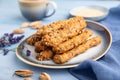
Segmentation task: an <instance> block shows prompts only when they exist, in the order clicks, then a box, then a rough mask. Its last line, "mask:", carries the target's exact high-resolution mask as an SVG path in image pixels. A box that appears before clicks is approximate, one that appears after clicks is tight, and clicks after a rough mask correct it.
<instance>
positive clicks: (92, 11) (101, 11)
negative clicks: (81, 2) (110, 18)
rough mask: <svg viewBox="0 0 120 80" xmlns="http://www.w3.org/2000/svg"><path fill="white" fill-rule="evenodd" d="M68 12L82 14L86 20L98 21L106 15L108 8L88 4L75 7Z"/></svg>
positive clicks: (72, 14)
mask: <svg viewBox="0 0 120 80" xmlns="http://www.w3.org/2000/svg"><path fill="white" fill-rule="evenodd" d="M69 13H70V15H71V16H82V17H84V18H85V19H86V20H93V21H100V20H102V19H104V18H105V17H106V16H107V15H108V13H109V9H107V8H106V7H104V6H97V5H89V6H79V7H75V8H73V9H71V10H70V12H69Z"/></svg>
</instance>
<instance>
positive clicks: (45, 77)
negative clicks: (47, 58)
mask: <svg viewBox="0 0 120 80" xmlns="http://www.w3.org/2000/svg"><path fill="white" fill-rule="evenodd" d="M39 78H40V80H51V77H50V75H49V74H47V73H46V72H42V73H41V74H40V76H39Z"/></svg>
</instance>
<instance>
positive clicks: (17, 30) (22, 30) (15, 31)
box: [13, 28, 25, 34]
mask: <svg viewBox="0 0 120 80" xmlns="http://www.w3.org/2000/svg"><path fill="white" fill-rule="evenodd" d="M13 33H14V34H23V33H25V30H24V29H23V28H18V29H14V30H13Z"/></svg>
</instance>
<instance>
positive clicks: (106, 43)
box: [16, 20, 112, 69]
mask: <svg viewBox="0 0 120 80" xmlns="http://www.w3.org/2000/svg"><path fill="white" fill-rule="evenodd" d="M86 22H87V29H89V30H92V31H93V32H94V35H93V37H94V36H100V37H101V38H102V42H101V43H100V44H99V45H98V46H96V47H93V48H90V49H88V50H87V51H86V52H84V53H83V54H80V55H78V56H76V57H74V58H72V59H71V60H69V61H68V62H66V63H64V64H56V63H54V61H53V60H48V61H38V60H37V59H36V54H37V53H36V52H35V51H34V49H35V48H34V46H31V45H28V44H27V43H26V40H27V39H25V40H24V41H22V42H21V43H20V44H19V45H18V47H17V49H16V56H17V57H18V58H19V59H20V60H21V61H23V62H24V63H26V64H29V65H32V66H37V67H43V68H54V69H61V68H71V67H76V66H78V65H79V64H81V63H82V62H84V61H85V60H98V59H100V58H101V57H103V56H104V55H105V54H106V53H107V51H108V50H109V48H110V46H111V43H112V36H111V33H110V31H109V30H108V29H107V27H105V26H104V25H102V24H100V23H97V22H94V21H90V20H87V21H86ZM23 46H24V48H23ZM27 50H30V52H31V55H29V54H28V55H29V56H28V55H27V54H26V51H27ZM28 52H29V51H28Z"/></svg>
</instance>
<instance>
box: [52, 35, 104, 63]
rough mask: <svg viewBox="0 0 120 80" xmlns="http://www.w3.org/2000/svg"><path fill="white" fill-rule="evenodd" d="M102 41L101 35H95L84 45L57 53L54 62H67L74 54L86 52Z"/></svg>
mask: <svg viewBox="0 0 120 80" xmlns="http://www.w3.org/2000/svg"><path fill="white" fill-rule="evenodd" d="M101 41H102V40H101V38H100V37H98V36H97V37H94V38H92V39H90V40H88V41H86V42H85V43H83V44H82V45H79V46H78V47H76V48H74V49H72V50H70V51H68V52H66V53H63V54H56V55H55V56H54V62H55V63H57V64H61V63H65V62H67V61H69V60H70V59H71V58H73V57H74V56H76V55H79V54H81V53H83V52H85V51H86V50H88V49H89V48H91V47H94V46H97V45H98V44H100V43H101Z"/></svg>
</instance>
